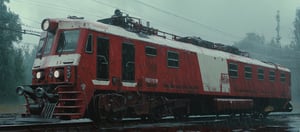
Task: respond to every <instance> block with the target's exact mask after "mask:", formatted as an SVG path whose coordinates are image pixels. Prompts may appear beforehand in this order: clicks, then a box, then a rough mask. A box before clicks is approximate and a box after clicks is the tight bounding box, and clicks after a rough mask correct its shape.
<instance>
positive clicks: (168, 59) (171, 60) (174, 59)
mask: <svg viewBox="0 0 300 132" xmlns="http://www.w3.org/2000/svg"><path fill="white" fill-rule="evenodd" d="M169 53H173V54H176V55H177V59H176V58H170V57H169ZM169 62H177V66H173V65H169ZM167 66H168V67H169V68H179V52H176V51H172V50H168V51H167Z"/></svg>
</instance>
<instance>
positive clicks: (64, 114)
mask: <svg viewBox="0 0 300 132" xmlns="http://www.w3.org/2000/svg"><path fill="white" fill-rule="evenodd" d="M53 115H54V116H74V115H81V113H53Z"/></svg>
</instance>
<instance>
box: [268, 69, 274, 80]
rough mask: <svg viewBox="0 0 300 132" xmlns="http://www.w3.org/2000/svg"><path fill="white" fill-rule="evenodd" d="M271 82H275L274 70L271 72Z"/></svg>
mask: <svg viewBox="0 0 300 132" xmlns="http://www.w3.org/2000/svg"><path fill="white" fill-rule="evenodd" d="M269 80H270V81H274V80H275V72H274V71H273V70H271V71H269Z"/></svg>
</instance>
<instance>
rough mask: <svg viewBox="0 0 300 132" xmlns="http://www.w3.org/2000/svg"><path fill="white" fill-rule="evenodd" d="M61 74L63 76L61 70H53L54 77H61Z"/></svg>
mask: <svg viewBox="0 0 300 132" xmlns="http://www.w3.org/2000/svg"><path fill="white" fill-rule="evenodd" d="M63 76H64V72H63V70H55V71H54V77H55V78H63Z"/></svg>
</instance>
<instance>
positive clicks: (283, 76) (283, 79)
mask: <svg viewBox="0 0 300 132" xmlns="http://www.w3.org/2000/svg"><path fill="white" fill-rule="evenodd" d="M285 78H286V77H285V73H284V72H281V73H280V81H281V82H285Z"/></svg>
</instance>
